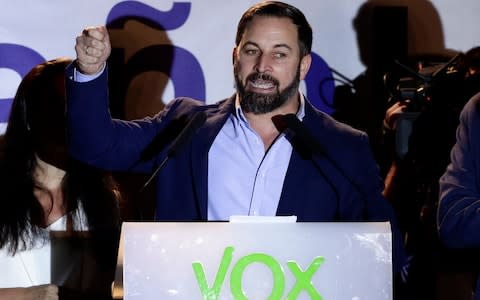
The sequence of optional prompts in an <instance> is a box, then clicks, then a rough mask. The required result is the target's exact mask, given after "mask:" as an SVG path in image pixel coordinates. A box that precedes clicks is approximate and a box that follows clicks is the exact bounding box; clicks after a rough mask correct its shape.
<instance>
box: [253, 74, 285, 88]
mask: <svg viewBox="0 0 480 300" xmlns="http://www.w3.org/2000/svg"><path fill="white" fill-rule="evenodd" d="M259 79H260V80H265V81H271V82H273V84H275V85H276V86H279V85H280V82H279V81H278V80H277V79H276V78H275V77H273V76H272V75H269V74H265V73H258V72H255V73H252V74H250V75H248V76H247V81H255V80H259Z"/></svg>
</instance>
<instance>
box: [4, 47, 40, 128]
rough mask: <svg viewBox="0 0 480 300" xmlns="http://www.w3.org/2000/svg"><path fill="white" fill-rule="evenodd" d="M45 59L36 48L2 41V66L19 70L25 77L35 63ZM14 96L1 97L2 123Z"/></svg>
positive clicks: (8, 112) (5, 120)
mask: <svg viewBox="0 0 480 300" xmlns="http://www.w3.org/2000/svg"><path fill="white" fill-rule="evenodd" d="M42 62H45V59H44V58H43V57H42V56H41V55H40V54H38V53H37V52H35V51H34V50H32V49H30V48H27V47H24V46H21V45H15V44H1V43H0V68H5V69H10V70H13V71H15V72H17V73H18V74H19V75H20V77H21V78H23V77H24V76H25V75H26V74H27V73H28V72H29V71H30V70H31V69H32V68H33V67H34V66H35V65H37V64H39V63H42ZM13 97H14V95H12V98H4V99H0V123H6V122H7V121H8V116H9V114H10V108H11V106H12V100H13Z"/></svg>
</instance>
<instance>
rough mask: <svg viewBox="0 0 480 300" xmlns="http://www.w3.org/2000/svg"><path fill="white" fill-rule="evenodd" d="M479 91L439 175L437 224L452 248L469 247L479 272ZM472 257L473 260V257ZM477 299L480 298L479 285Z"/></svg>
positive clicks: (463, 116)
mask: <svg viewBox="0 0 480 300" xmlns="http://www.w3.org/2000/svg"><path fill="white" fill-rule="evenodd" d="M479 136H480V93H478V94H476V95H475V96H473V97H472V98H471V99H470V101H469V102H468V103H467V104H466V105H465V107H464V109H463V110H462V113H461V115H460V124H459V126H458V129H457V134H456V143H455V145H454V147H453V148H452V151H451V154H450V158H451V162H450V164H449V165H448V167H447V169H446V171H445V173H444V174H443V175H442V177H441V178H440V200H439V204H438V214H437V226H438V232H439V236H440V240H441V241H442V243H444V244H445V245H446V246H447V247H449V248H452V249H470V250H472V252H473V253H474V255H472V256H469V257H470V258H471V259H470V261H469V263H470V265H471V268H473V269H474V270H476V272H475V273H476V274H478V270H479V266H480V264H479V260H478V248H479V247H480V234H479V230H478V229H479V228H480V217H479V211H480V210H479V208H480V139H479ZM472 258H473V259H472ZM474 299H480V291H479V284H478V279H477V287H476V289H475V297H474Z"/></svg>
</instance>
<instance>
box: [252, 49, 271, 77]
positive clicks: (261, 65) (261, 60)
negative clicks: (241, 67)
mask: <svg viewBox="0 0 480 300" xmlns="http://www.w3.org/2000/svg"><path fill="white" fill-rule="evenodd" d="M255 71H257V72H258V73H266V72H269V71H272V64H271V57H270V56H268V55H265V54H261V55H259V56H258V57H257V61H256V64H255Z"/></svg>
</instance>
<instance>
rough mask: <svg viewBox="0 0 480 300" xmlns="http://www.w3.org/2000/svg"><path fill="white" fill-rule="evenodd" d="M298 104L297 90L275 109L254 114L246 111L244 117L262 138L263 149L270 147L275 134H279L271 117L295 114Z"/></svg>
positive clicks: (298, 95) (275, 136)
mask: <svg viewBox="0 0 480 300" xmlns="http://www.w3.org/2000/svg"><path fill="white" fill-rule="evenodd" d="M299 106H300V94H299V93H298V92H297V93H296V94H295V95H294V96H292V97H291V98H290V99H288V100H287V101H286V102H285V103H284V104H283V105H282V106H280V107H278V108H276V109H275V110H273V111H271V112H268V113H264V114H254V113H251V112H247V113H245V112H244V114H245V117H246V118H247V120H248V123H249V124H250V126H251V127H252V128H253V130H255V132H257V133H258V134H259V135H260V137H261V138H262V141H263V144H264V146H265V150H267V149H268V148H270V146H271V145H272V143H273V142H274V141H275V139H276V138H277V136H278V135H279V134H280V132H279V130H278V128H277V127H276V126H275V124H274V123H273V120H272V118H273V117H274V116H278V115H284V114H296V113H297V111H298V108H299Z"/></svg>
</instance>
